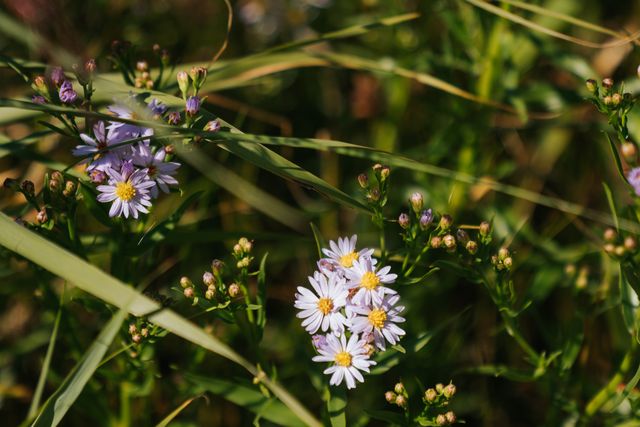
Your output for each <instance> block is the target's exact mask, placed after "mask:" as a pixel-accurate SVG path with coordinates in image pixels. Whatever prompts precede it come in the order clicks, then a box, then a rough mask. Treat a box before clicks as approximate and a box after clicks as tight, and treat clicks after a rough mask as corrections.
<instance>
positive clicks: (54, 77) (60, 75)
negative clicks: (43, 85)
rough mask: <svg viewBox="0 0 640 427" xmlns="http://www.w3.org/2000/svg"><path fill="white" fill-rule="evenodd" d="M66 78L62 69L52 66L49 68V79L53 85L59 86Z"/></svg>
mask: <svg viewBox="0 0 640 427" xmlns="http://www.w3.org/2000/svg"><path fill="white" fill-rule="evenodd" d="M65 79H66V76H65V75H64V71H62V68H60V67H54V68H52V69H51V81H52V82H53V84H54V85H56V86H60V85H61V84H62V83H63V82H64V81H65Z"/></svg>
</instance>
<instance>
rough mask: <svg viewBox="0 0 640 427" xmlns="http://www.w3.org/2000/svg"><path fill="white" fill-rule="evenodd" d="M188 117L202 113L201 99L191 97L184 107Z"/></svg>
mask: <svg viewBox="0 0 640 427" xmlns="http://www.w3.org/2000/svg"><path fill="white" fill-rule="evenodd" d="M184 109H185V111H186V113H187V115H188V116H191V117H193V116H195V115H196V114H198V112H199V111H200V98H198V97H197V96H190V97H189V99H187V102H186V104H185V107H184Z"/></svg>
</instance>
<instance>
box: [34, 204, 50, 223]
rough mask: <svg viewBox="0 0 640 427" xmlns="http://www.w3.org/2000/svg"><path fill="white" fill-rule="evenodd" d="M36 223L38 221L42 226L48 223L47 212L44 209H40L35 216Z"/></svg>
mask: <svg viewBox="0 0 640 427" xmlns="http://www.w3.org/2000/svg"><path fill="white" fill-rule="evenodd" d="M36 221H38V224H44V223H45V222H47V221H49V216H48V215H47V210H46V209H45V208H42V209H40V210H39V211H38V214H37V215H36Z"/></svg>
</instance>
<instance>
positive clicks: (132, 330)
mask: <svg viewBox="0 0 640 427" xmlns="http://www.w3.org/2000/svg"><path fill="white" fill-rule="evenodd" d="M137 332H138V328H137V327H136V324H135V323H130V324H129V333H130V334H131V335H133V334H135V333H137Z"/></svg>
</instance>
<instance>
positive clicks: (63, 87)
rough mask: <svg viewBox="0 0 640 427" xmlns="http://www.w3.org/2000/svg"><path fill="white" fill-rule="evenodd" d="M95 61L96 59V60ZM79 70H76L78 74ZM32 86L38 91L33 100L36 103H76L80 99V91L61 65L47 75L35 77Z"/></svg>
mask: <svg viewBox="0 0 640 427" xmlns="http://www.w3.org/2000/svg"><path fill="white" fill-rule="evenodd" d="M94 63H95V61H94ZM78 74H79V72H76V76H77V75H78ZM31 87H32V88H33V90H34V91H35V92H36V94H35V95H34V96H33V98H32V101H33V102H34V103H36V104H46V103H53V104H68V105H72V104H75V103H76V101H77V100H78V99H79V96H78V93H77V92H76V91H75V89H74V88H73V83H71V80H68V79H67V76H66V74H65V73H64V71H63V70H62V68H60V67H54V68H52V69H51V70H50V71H49V72H48V73H47V75H46V76H44V75H37V76H35V77H34V79H33V82H32V84H31Z"/></svg>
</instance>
